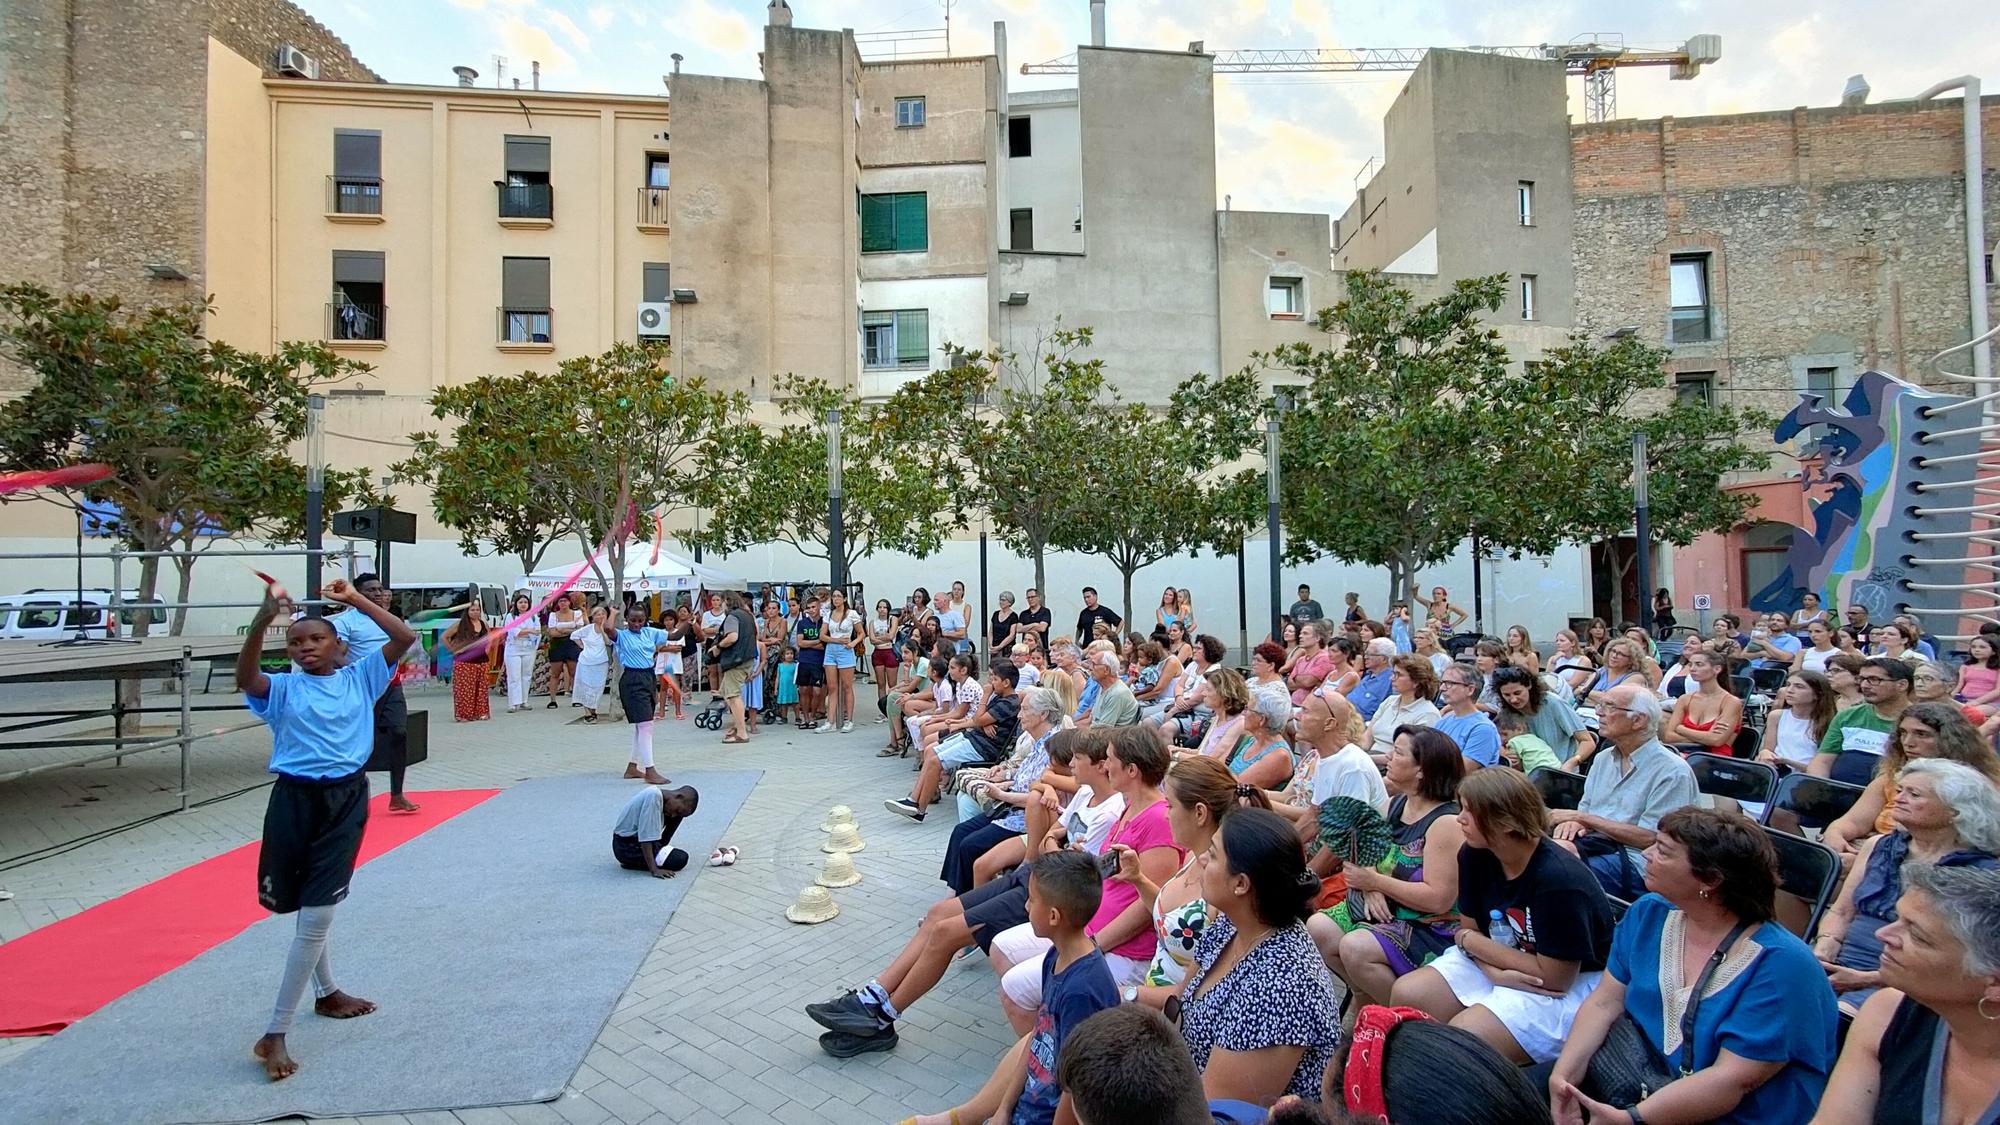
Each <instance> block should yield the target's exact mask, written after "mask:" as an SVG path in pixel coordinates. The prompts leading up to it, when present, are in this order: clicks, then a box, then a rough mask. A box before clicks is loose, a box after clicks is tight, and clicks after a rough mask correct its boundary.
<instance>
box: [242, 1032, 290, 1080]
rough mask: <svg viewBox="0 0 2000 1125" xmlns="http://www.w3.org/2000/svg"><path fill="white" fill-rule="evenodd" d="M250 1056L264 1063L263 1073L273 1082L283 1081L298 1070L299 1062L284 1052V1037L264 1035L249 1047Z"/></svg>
mask: <svg viewBox="0 0 2000 1125" xmlns="http://www.w3.org/2000/svg"><path fill="white" fill-rule="evenodd" d="M250 1057H252V1058H254V1059H256V1060H257V1061H258V1062H260V1063H263V1064H264V1075H265V1077H267V1078H269V1079H270V1080H271V1081H273V1082H283V1081H284V1080H285V1079H287V1078H290V1077H291V1076H292V1075H294V1074H297V1073H298V1071H299V1064H298V1063H296V1062H293V1061H292V1056H290V1055H288V1054H286V1053H285V1037H284V1036H282V1035H266V1036H265V1037H263V1038H262V1039H259V1040H257V1042H256V1044H255V1045H253V1046H252V1047H251V1048H250Z"/></svg>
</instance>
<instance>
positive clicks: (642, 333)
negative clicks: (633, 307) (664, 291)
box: [639, 301, 674, 340]
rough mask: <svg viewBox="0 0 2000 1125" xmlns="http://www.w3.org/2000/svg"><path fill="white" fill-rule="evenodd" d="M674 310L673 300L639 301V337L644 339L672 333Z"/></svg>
mask: <svg viewBox="0 0 2000 1125" xmlns="http://www.w3.org/2000/svg"><path fill="white" fill-rule="evenodd" d="M673 311H674V305H673V302H672V301H641V302H639V338H640V339H642V340H644V339H648V338H650V337H664V336H667V335H670V334H671V332H670V326H671V324H672V322H673V319H672V318H673Z"/></svg>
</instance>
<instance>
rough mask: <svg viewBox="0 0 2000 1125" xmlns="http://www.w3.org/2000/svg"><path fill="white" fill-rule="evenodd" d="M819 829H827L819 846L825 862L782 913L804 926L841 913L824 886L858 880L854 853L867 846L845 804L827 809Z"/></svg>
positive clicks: (845, 883) (844, 884) (857, 881)
mask: <svg viewBox="0 0 2000 1125" xmlns="http://www.w3.org/2000/svg"><path fill="white" fill-rule="evenodd" d="M819 830H820V831H821V832H824V833H826V842H825V843H824V844H821V845H820V849H819V850H820V851H822V852H825V853H826V862H825V864H823V865H822V867H821V869H820V873H819V876H818V878H816V879H814V880H813V885H812V886H809V887H805V888H803V889H801V890H800V891H799V896H798V898H797V900H796V901H794V902H793V903H792V905H790V906H788V907H786V908H785V917H787V918H789V919H791V920H792V921H794V922H798V923H800V924H801V925H807V926H811V925H817V924H819V923H821V922H825V921H828V920H830V919H832V918H833V917H834V916H836V915H838V914H839V913H840V907H839V906H838V905H837V904H836V903H835V902H834V901H833V896H832V895H831V894H828V893H827V890H826V888H828V887H851V886H853V885H855V884H856V883H859V882H860V881H861V872H860V871H858V870H856V868H855V866H854V853H855V852H858V851H861V850H862V849H863V848H865V847H867V846H868V845H867V844H866V843H865V842H864V841H863V840H862V839H861V830H860V829H859V828H857V827H856V826H855V824H854V810H853V809H850V808H848V807H847V806H846V805H835V806H833V807H832V808H830V809H828V810H827V812H826V822H825V823H823V824H821V825H820V826H819Z"/></svg>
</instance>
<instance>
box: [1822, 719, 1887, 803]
mask: <svg viewBox="0 0 2000 1125" xmlns="http://www.w3.org/2000/svg"><path fill="white" fill-rule="evenodd" d="M1895 729H1896V720H1895V719H1885V718H1883V717H1882V716H1881V715H1879V714H1877V713H1876V711H1875V705H1874V704H1872V703H1863V704H1860V705H1859V706H1855V707H1849V708H1848V709H1846V710H1845V711H1842V712H1840V713H1839V714H1837V715H1835V716H1834V717H1833V722H1831V723H1828V724H1827V727H1826V737H1825V738H1822V739H1820V740H1819V752H1820V753H1821V754H1836V755H1839V757H1837V758H1836V759H1835V760H1834V763H1833V770H1832V772H1831V773H1830V774H1829V776H1830V777H1832V778H1833V780H1835V781H1844V782H1847V783H1848V784H1850V785H1866V784H1868V782H1869V780H1870V779H1872V778H1873V777H1874V776H1875V769H1876V767H1877V766H1879V765H1881V763H1882V753H1883V751H1885V750H1887V749H1888V748H1889V735H1890V734H1891V733H1892V732H1894V731H1895Z"/></svg>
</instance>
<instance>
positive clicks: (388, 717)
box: [328, 574, 417, 813]
mask: <svg viewBox="0 0 2000 1125" xmlns="http://www.w3.org/2000/svg"><path fill="white" fill-rule="evenodd" d="M354 588H355V589H357V590H359V591H361V593H362V596H363V597H366V598H367V599H368V600H369V601H371V602H374V603H375V604H376V605H379V606H381V607H382V608H383V609H388V608H389V588H388V587H387V586H384V585H382V580H381V579H380V578H377V577H376V576H375V575H373V574H363V575H360V576H358V577H356V578H355V580H354ZM328 620H330V621H332V622H333V631H334V632H335V633H338V634H339V635H340V639H341V640H342V641H344V642H346V644H347V661H348V663H350V664H352V663H354V662H355V661H357V660H367V659H369V658H371V657H378V656H380V655H381V653H382V646H383V645H386V644H388V643H389V634H387V633H385V632H383V631H382V627H381V626H380V625H377V624H375V623H374V622H373V621H370V620H369V619H368V617H367V615H365V614H361V613H356V612H354V611H352V610H349V611H348V612H346V613H340V614H335V615H334V616H333V617H331V618H328ZM375 750H376V752H377V753H378V754H380V756H381V757H382V758H384V759H386V760H387V761H388V763H389V811H390V812H399V813H413V812H416V811H417V806H416V805H414V804H411V803H410V799H409V798H408V797H405V796H403V774H404V772H405V771H406V770H408V769H409V768H410V761H409V758H410V706H409V703H408V702H407V701H406V700H405V699H404V698H403V668H402V665H400V664H399V665H397V666H396V668H395V670H394V671H393V672H392V673H391V674H390V676H389V686H388V688H387V689H386V690H384V691H383V692H382V698H380V699H377V700H376V701H375ZM377 768H379V767H377Z"/></svg>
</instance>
